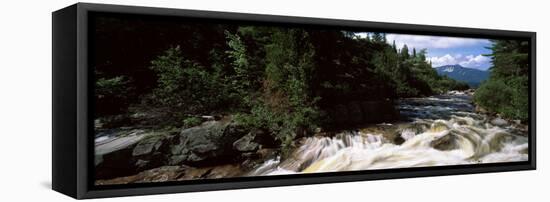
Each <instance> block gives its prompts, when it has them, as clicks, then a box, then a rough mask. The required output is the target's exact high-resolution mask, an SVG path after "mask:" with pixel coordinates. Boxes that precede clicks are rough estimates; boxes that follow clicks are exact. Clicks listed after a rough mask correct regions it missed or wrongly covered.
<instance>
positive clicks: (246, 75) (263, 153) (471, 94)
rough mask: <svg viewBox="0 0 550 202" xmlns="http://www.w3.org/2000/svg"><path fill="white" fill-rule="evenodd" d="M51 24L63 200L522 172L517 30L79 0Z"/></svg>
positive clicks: (523, 101) (528, 136) (530, 50)
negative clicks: (201, 9) (83, 0)
mask: <svg viewBox="0 0 550 202" xmlns="http://www.w3.org/2000/svg"><path fill="white" fill-rule="evenodd" d="M52 17H53V18H52V20H53V28H52V30H53V56H52V57H53V64H52V66H53V67H52V69H53V84H52V85H53V95H52V97H53V173H52V181H53V182H52V184H53V189H54V190H56V191H59V192H61V193H63V194H66V195H69V196H71V197H74V198H79V199H81V198H96V197H112V196H128V195H143V194H159V193H177V192H191V191H207V190H222V189H239V188H252V187H268V186H283V185H303V184H315V183H334V182H350V181H360V180H378V179H394V178H407V177H423V176H441V175H456V174H473V173H486V172H503V171H519V170H534V169H535V168H536V166H535V165H536V164H535V162H536V150H535V145H536V144H535V143H536V142H535V130H536V128H535V123H536V120H535V117H536V116H535V113H536V102H535V101H536V99H535V98H536V97H535V96H536V94H535V87H536V86H535V70H536V57H535V56H536V34H535V33H534V32H523V31H505V30H489V29H474V28H459V27H443V26H428V25H412V24H397V23H381V22H365V21H352V20H336V19H319V18H305V17H288V16H275V15H257V14H242V13H228V12H211V11H196V10H182V9H167V8H150V7H132V6H117V5H103V4H88V3H78V4H75V5H72V6H69V7H66V8H63V9H61V10H58V11H55V12H53V14H52Z"/></svg>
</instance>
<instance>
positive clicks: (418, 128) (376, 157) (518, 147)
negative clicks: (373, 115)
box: [248, 92, 529, 176]
mask: <svg viewBox="0 0 550 202" xmlns="http://www.w3.org/2000/svg"><path fill="white" fill-rule="evenodd" d="M398 107H399V110H400V113H401V116H402V120H401V121H399V122H395V123H382V124H375V125H369V126H366V127H364V128H359V129H357V130H349V131H341V132H339V133H337V134H336V135H334V136H332V137H325V136H314V137H308V138H304V139H302V141H301V144H300V146H299V147H298V148H297V149H295V150H294V151H293V152H292V154H291V155H290V157H288V158H286V159H285V160H283V161H281V158H280V157H277V158H274V159H269V160H267V161H265V162H264V163H263V164H262V165H260V166H258V167H257V168H255V169H254V170H252V171H251V172H250V173H248V175H250V176H257V175H280V174H295V173H316V172H336V171H355V170H369V169H389V168H408V167H426V166H444V165H461V164H479V163H497V162H517V161H527V160H528V147H529V145H528V138H527V129H525V128H521V125H519V124H515V123H509V124H505V125H500V126H496V125H493V124H491V121H490V118H488V117H486V116H484V115H481V114H477V113H475V112H474V106H473V105H472V103H471V96H470V95H467V94H463V93H459V92H455V93H452V94H446V95H439V96H432V97H426V98H410V99H403V100H401V101H400V102H399V104H398Z"/></svg>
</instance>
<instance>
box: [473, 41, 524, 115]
mask: <svg viewBox="0 0 550 202" xmlns="http://www.w3.org/2000/svg"><path fill="white" fill-rule="evenodd" d="M491 50H492V51H493V53H492V54H490V55H489V56H491V59H492V62H493V66H492V67H491V77H490V78H489V80H487V81H486V82H484V83H482V84H481V86H479V88H478V89H477V90H476V93H475V96H474V101H475V102H476V104H478V105H480V106H481V107H483V108H485V109H487V110H489V111H491V112H495V113H499V114H501V115H503V116H505V117H508V118H513V119H519V120H522V121H526V120H528V118H529V98H528V97H529V96H528V89H529V87H528V86H529V80H528V74H529V61H528V59H529V57H528V53H529V43H528V42H527V41H507V40H499V41H493V45H492V46H491Z"/></svg>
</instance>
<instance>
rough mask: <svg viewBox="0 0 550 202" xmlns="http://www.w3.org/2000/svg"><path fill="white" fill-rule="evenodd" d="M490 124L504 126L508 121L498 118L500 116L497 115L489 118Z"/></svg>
mask: <svg viewBox="0 0 550 202" xmlns="http://www.w3.org/2000/svg"><path fill="white" fill-rule="evenodd" d="M491 124H493V125H495V126H506V125H508V121H506V120H504V119H502V118H500V117H497V118H494V119H493V120H491Z"/></svg>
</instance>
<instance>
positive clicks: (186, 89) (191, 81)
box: [150, 46, 226, 116]
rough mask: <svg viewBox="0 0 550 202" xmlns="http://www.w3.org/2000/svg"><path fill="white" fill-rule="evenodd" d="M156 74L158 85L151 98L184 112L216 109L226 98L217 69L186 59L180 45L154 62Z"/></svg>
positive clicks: (159, 103)
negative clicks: (209, 69)
mask: <svg viewBox="0 0 550 202" xmlns="http://www.w3.org/2000/svg"><path fill="white" fill-rule="evenodd" d="M150 68H151V69H152V70H153V71H154V72H155V73H156V74H157V77H158V79H157V87H156V88H155V89H154V90H153V94H152V100H154V102H156V103H157V104H158V105H159V106H162V107H167V108H170V109H171V110H175V111H177V112H178V113H175V115H177V116H183V115H185V114H200V113H209V112H212V111H215V110H217V108H219V107H220V106H221V105H220V104H221V103H223V102H224V101H225V100H224V99H225V98H226V96H225V92H224V90H225V89H224V88H223V86H221V83H220V82H219V81H220V79H221V78H220V76H219V75H218V72H216V71H214V72H210V71H207V69H206V68H204V67H202V66H200V65H199V64H197V63H195V62H192V61H190V60H186V59H184V57H183V52H182V50H181V49H180V47H179V46H177V47H174V48H170V49H168V50H166V51H165V52H164V54H162V55H160V56H158V57H157V58H155V59H154V60H153V61H152V62H151V67H150Z"/></svg>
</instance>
